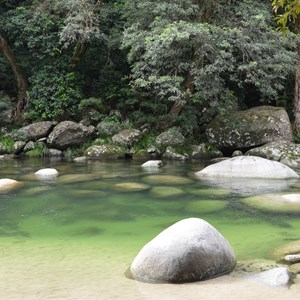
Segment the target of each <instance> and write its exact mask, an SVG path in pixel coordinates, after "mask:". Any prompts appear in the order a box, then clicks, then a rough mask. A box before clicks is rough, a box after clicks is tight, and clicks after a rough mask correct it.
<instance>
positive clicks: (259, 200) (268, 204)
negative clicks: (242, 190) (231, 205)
mask: <svg viewBox="0 0 300 300" xmlns="http://www.w3.org/2000/svg"><path fill="white" fill-rule="evenodd" d="M242 202H243V203H244V204H246V205H248V206H251V207H253V208H256V209H259V210H262V211H266V212H276V213H283V214H293V215H294V214H300V194H265V195H259V196H254V197H249V198H246V199H244V200H242Z"/></svg>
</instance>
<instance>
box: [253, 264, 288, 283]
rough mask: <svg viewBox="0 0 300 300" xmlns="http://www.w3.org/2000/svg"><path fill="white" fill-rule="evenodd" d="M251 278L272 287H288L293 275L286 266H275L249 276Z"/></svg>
mask: <svg viewBox="0 0 300 300" xmlns="http://www.w3.org/2000/svg"><path fill="white" fill-rule="evenodd" d="M247 278H248V279H250V280H254V281H258V282H261V283H264V284H266V285H269V286H271V287H286V286H288V285H289V283H290V280H291V277H290V273H289V271H288V269H287V268H286V267H279V268H274V269H271V270H268V271H264V272H261V273H258V274H254V275H250V276H248V277H247Z"/></svg>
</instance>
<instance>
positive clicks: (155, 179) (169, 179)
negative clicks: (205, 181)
mask: <svg viewBox="0 0 300 300" xmlns="http://www.w3.org/2000/svg"><path fill="white" fill-rule="evenodd" d="M143 180H144V181H146V182H148V183H152V184H167V185H173V184H174V185H181V184H182V185H183V184H189V183H192V182H193V181H192V180H191V179H189V178H185V177H180V176H172V175H151V176H146V177H144V178H143Z"/></svg>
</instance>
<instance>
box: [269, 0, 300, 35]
mask: <svg viewBox="0 0 300 300" xmlns="http://www.w3.org/2000/svg"><path fill="white" fill-rule="evenodd" d="M272 6H273V10H274V11H275V13H276V18H275V20H276V22H277V24H278V25H279V26H280V27H279V28H280V29H281V30H282V31H283V33H284V34H286V32H287V30H288V27H289V26H288V25H289V23H290V22H292V23H296V21H297V19H298V16H299V15H300V2H299V1H298V0H273V1H272Z"/></svg>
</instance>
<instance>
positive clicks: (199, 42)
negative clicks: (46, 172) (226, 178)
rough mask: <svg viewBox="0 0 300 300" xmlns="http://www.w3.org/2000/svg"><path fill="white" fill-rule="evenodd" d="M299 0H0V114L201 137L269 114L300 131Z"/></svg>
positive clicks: (17, 120) (18, 118)
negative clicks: (233, 118)
mask: <svg viewBox="0 0 300 300" xmlns="http://www.w3.org/2000/svg"><path fill="white" fill-rule="evenodd" d="M298 2H299V1H292V0H291V1H288V0H287V1H270V0H216V1H208V0H197V1H195V0H168V1H162V0H156V1H150V0H140V1H136V0H120V1H109V0H102V1H101V0H97V1H96V0H66V1H60V0H44V1H43V0H33V1H15V0H0V91H1V94H0V111H5V110H8V109H11V110H12V111H13V116H12V117H13V118H14V120H15V121H14V122H15V124H18V123H30V122H35V121H40V120H57V121H61V120H76V121H80V120H82V119H84V118H85V117H88V118H89V119H90V120H91V122H92V123H93V122H94V123H97V122H99V121H100V120H102V119H103V118H111V120H112V121H113V120H114V118H116V112H118V113H117V117H118V118H120V119H121V120H123V121H125V120H126V121H128V122H130V123H132V124H134V126H142V125H144V124H150V126H151V127H152V128H153V129H154V128H158V127H159V128H164V127H170V126H173V125H176V126H180V127H181V128H182V129H183V130H185V131H188V132H198V131H199V130H201V127H202V126H203V125H205V124H206V123H207V122H208V121H209V120H211V118H212V117H214V116H216V115H217V114H229V113H230V112H232V111H235V110H239V109H246V108H250V107H253V106H257V105H262V104H270V105H273V106H283V107H285V108H286V109H287V110H288V112H289V114H290V117H291V118H292V120H295V130H296V131H298V132H299V131H300V125H299V124H300V120H298V121H297V112H298V113H299V112H300V104H297V101H296V98H297V84H296V93H295V80H296V83H297V77H298V81H300V75H296V74H298V73H300V72H299V71H298V72H296V70H297V65H298V63H297V61H298V60H297V52H298V55H299V53H300V50H299V49H300V47H299V46H298V44H299V42H298V35H297V33H298V32H299V24H300V21H299V18H298V14H299V10H300V9H299V7H300V5H299V4H297V3H298ZM297 5H298V7H297ZM276 21H277V22H276ZM278 24H279V25H278ZM278 26H281V29H282V30H281V31H282V32H280V30H278ZM287 29H289V30H287ZM297 49H298V51H297ZM298 89H299V87H298ZM299 94H300V93H299ZM294 100H295V101H294ZM298 103H300V102H298ZM295 107H296V108H295ZM297 107H298V108H297ZM297 109H298V111H297ZM295 117H296V118H295ZM298 118H299V119H300V117H298Z"/></svg>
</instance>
